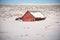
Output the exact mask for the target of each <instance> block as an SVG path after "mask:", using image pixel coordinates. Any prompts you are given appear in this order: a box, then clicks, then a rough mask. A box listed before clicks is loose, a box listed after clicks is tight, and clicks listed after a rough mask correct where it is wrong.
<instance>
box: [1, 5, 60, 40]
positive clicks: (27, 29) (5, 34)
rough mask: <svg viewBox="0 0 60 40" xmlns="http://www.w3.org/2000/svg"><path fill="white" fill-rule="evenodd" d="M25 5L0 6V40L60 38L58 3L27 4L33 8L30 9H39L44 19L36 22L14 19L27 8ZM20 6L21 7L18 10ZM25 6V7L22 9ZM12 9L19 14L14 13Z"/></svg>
mask: <svg viewBox="0 0 60 40" xmlns="http://www.w3.org/2000/svg"><path fill="white" fill-rule="evenodd" d="M27 6H28V5H27ZM27 6H26V5H25V6H22V5H21V6H20V7H19V6H11V5H10V6H8V5H6V6H5V5H3V6H2V8H1V7H0V40H60V38H59V37H60V5H59V6H58V5H55V6H53V5H44V6H42V5H41V6H33V7H34V8H33V7H32V6H28V7H29V8H31V7H32V8H33V9H31V10H34V9H36V10H40V9H41V10H40V11H41V12H42V13H43V14H44V16H45V17H46V19H45V20H42V21H36V22H23V21H16V20H15V19H16V18H17V17H20V16H21V15H22V14H23V13H24V10H27V9H29V8H28V7H27ZM21 7H23V8H22V9H20V10H18V9H19V8H21ZM25 7H27V9H24V8H25ZM36 7H37V8H38V9H37V8H36ZM10 9H12V11H11V10H10ZM23 9H24V10H23ZM9 10H10V11H9ZM22 10H23V11H22ZM36 10H35V11H36ZM14 11H17V12H18V13H17V12H16V14H19V15H14V14H15V13H14ZM21 11H22V12H21ZM20 13H21V14H20Z"/></svg>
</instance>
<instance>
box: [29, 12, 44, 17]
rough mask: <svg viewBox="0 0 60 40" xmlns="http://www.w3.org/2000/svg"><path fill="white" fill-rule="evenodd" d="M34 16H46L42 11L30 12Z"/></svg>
mask: <svg viewBox="0 0 60 40" xmlns="http://www.w3.org/2000/svg"><path fill="white" fill-rule="evenodd" d="M30 13H31V14H32V15H33V16H34V17H37V18H45V16H44V15H43V14H42V13H41V12H30Z"/></svg>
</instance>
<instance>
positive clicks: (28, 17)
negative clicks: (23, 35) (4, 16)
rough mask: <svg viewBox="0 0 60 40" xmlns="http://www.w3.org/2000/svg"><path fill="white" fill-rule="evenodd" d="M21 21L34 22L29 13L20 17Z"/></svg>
mask: <svg viewBox="0 0 60 40" xmlns="http://www.w3.org/2000/svg"><path fill="white" fill-rule="evenodd" d="M22 20H23V21H34V20H35V17H34V16H33V15H32V14H31V13H30V12H29V11H27V12H26V13H25V14H24V15H23V16H22Z"/></svg>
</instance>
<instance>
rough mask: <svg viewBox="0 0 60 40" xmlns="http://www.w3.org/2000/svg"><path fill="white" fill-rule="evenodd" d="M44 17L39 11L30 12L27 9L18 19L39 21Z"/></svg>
mask: <svg viewBox="0 0 60 40" xmlns="http://www.w3.org/2000/svg"><path fill="white" fill-rule="evenodd" d="M45 18H46V17H44V16H43V15H42V14H41V13H40V12H36V11H34V12H32V11H27V12H26V13H25V14H24V15H23V16H22V17H21V18H20V19H22V20H23V21H39V20H44V19H45Z"/></svg>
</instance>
